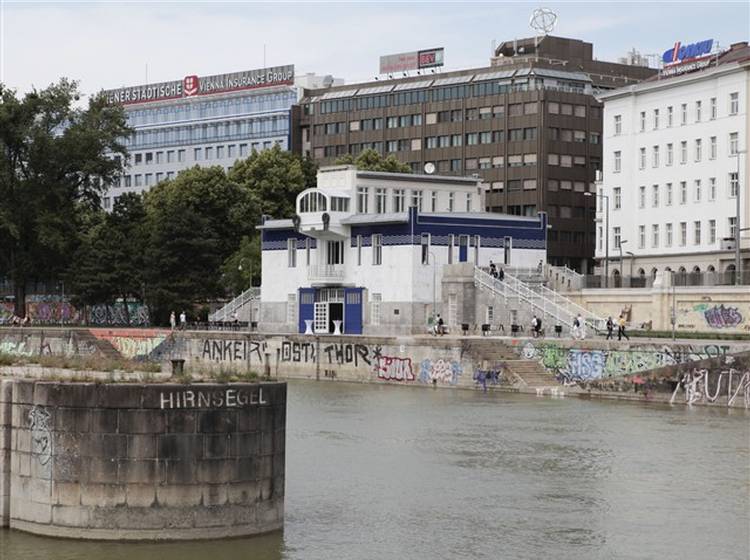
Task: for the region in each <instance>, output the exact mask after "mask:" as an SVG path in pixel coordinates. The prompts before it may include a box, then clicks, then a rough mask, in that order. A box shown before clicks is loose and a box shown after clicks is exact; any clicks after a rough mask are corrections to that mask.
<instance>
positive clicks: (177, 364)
mask: <svg viewBox="0 0 750 560" xmlns="http://www.w3.org/2000/svg"><path fill="white" fill-rule="evenodd" d="M171 362H172V375H182V372H183V371H184V368H185V360H171Z"/></svg>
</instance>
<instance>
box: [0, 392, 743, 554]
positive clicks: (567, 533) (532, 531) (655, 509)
mask: <svg viewBox="0 0 750 560" xmlns="http://www.w3.org/2000/svg"><path fill="white" fill-rule="evenodd" d="M288 406H289V408H288V422H287V482H286V526H285V530H284V532H283V534H281V533H278V534H274V535H269V536H263V537H258V538H253V539H232V540H224V541H210V542H196V543H161V544H132V543H98V542H75V541H66V540H57V539H48V538H40V537H34V536H30V535H26V534H24V533H20V532H16V531H12V532H11V531H2V532H0V558H1V559H2V560H17V559H19V560H20V559H23V560H69V559H70V560H73V559H75V560H120V559H122V560H198V559H200V560H206V559H209V560H230V559H231V560H235V559H247V560H266V559H269V560H270V559H281V558H283V559H305V560H314V559H326V560H327V559H350V558H351V559H380V558H383V559H395V558H404V559H437V558H471V559H475V558H493V559H494V558H508V559H556V560H561V559H563V560H566V559H571V560H572V559H576V560H582V559H610V558H611V559H652V558H653V559H659V560H663V559H670V558H674V559H679V560H690V559H700V560H703V559H716V560H729V559H738V560H747V559H748V558H750V481H749V479H750V451H749V450H748V448H749V446H750V414H749V413H748V412H746V411H744V410H732V411H727V410H725V409H720V408H704V407H695V408H687V407H683V406H674V407H669V406H661V405H648V406H647V405H642V404H632V403H619V402H613V401H587V400H579V399H576V398H562V399H550V398H546V397H545V398H536V397H533V396H527V395H512V394H484V393H481V392H470V391H449V390H441V389H432V388H430V389H424V388H406V387H395V386H386V385H357V384H345V383H329V382H325V383H315V382H291V383H290V385H289V405H288Z"/></svg>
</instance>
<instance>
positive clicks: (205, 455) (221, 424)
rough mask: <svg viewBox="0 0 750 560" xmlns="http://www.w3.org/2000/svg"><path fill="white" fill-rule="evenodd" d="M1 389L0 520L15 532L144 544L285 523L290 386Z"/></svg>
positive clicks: (31, 385) (29, 384)
mask: <svg viewBox="0 0 750 560" xmlns="http://www.w3.org/2000/svg"><path fill="white" fill-rule="evenodd" d="M11 386H12V394H11V395H10V397H9V398H8V395H7V393H8V392H9V391H8V387H11ZM0 388H1V389H4V390H0V436H1V437H0V518H2V519H4V521H5V523H4V524H6V525H9V526H10V527H11V528H17V529H21V530H25V531H28V532H32V533H37V534H43V535H52V536H61V537H73V538H86V539H129V540H145V539H197V538H217V537H226V536H240V535H251V534H257V533H263V532H268V531H274V530H278V529H281V528H282V526H283V519H284V456H285V420H286V384H285V383H261V384H257V383H256V384H250V383H230V384H212V383H193V384H145V385H140V384H106V383H104V384H94V383H75V382H65V383H63V382H48V381H25V380H14V381H4V382H3V384H2V385H1V386H0ZM3 398H5V399H6V400H5V401H3ZM8 412H10V414H8ZM8 416H10V426H8V422H7V419H8V418H7V417H8Z"/></svg>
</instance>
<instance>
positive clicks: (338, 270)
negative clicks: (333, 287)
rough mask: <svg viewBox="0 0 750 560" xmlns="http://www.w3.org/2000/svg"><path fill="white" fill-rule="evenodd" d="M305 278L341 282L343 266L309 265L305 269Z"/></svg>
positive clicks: (316, 280) (315, 280)
mask: <svg viewBox="0 0 750 560" xmlns="http://www.w3.org/2000/svg"><path fill="white" fill-rule="evenodd" d="M307 279H308V280H310V281H311V282H341V281H342V280H343V279H344V266H343V265H339V264H321V265H313V266H310V267H309V268H308V269H307Z"/></svg>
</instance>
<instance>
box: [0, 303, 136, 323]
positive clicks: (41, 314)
mask: <svg viewBox="0 0 750 560" xmlns="http://www.w3.org/2000/svg"><path fill="white" fill-rule="evenodd" d="M14 311H15V308H14V306H13V303H10V302H7V301H6V302H1V303H0V325H9V324H10V322H11V319H12V317H13V315H14ZM26 314H27V315H28V317H29V319H31V322H32V324H33V325H60V324H63V325H81V324H84V323H85V324H88V325H91V326H127V325H128V321H127V318H128V314H129V316H130V325H131V326H134V327H146V326H148V325H149V321H150V319H149V314H148V307H146V306H145V305H143V304H142V303H135V302H129V303H128V314H126V313H125V306H124V305H123V304H122V303H116V304H114V305H104V304H101V305H92V306H90V307H87V308H86V312H85V313H84V311H83V310H81V309H78V308H76V307H75V306H74V305H73V304H72V303H70V302H69V301H68V300H67V299H66V300H61V299H60V296H45V295H30V296H27V298H26Z"/></svg>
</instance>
